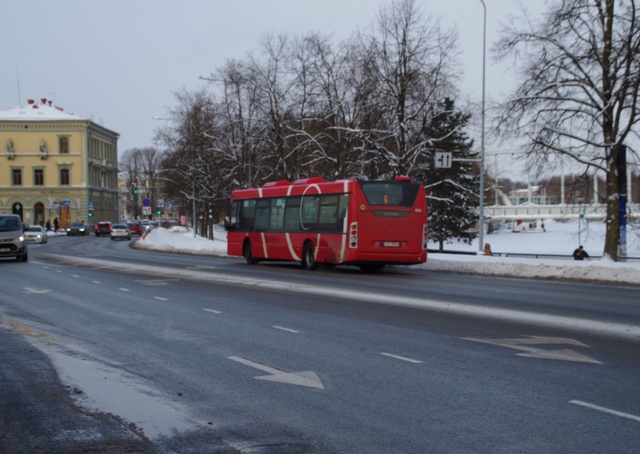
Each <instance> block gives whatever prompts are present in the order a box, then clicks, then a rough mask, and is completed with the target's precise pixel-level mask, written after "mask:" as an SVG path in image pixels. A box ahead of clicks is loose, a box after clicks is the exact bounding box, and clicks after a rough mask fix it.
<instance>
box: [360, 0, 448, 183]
mask: <svg viewBox="0 0 640 454" xmlns="http://www.w3.org/2000/svg"><path fill="white" fill-rule="evenodd" d="M456 40H457V37H456V33H455V32H454V31H448V32H445V31H442V30H441V29H440V25H439V22H438V21H437V20H434V19H432V18H431V17H425V16H424V15H423V13H422V12H421V10H420V9H419V8H418V7H417V6H416V1H415V0H393V1H392V2H391V4H390V5H389V6H388V7H384V8H382V9H381V10H380V13H379V15H378V20H377V23H376V28H375V34H374V35H372V36H371V37H369V38H367V37H364V38H363V40H362V56H361V61H362V64H363V67H362V68H363V69H362V73H361V77H362V86H361V92H362V94H361V96H362V98H363V99H366V100H367V111H368V114H367V115H368V118H365V119H364V121H365V123H364V124H363V129H368V130H369V131H370V134H369V136H368V139H369V142H370V144H369V147H368V150H366V152H365V156H362V158H364V159H363V163H364V164H365V165H373V166H374V167H376V168H377V170H373V169H369V170H365V171H364V172H363V173H371V172H374V173H376V174H377V173H380V174H381V175H379V176H384V177H389V176H393V175H397V174H410V173H411V172H412V171H415V170H417V169H419V168H421V167H425V166H428V165H429V164H428V161H427V158H428V157H429V154H428V152H427V147H426V143H427V141H428V140H429V138H428V137H425V135H424V129H425V125H426V123H427V122H428V121H429V118H430V117H431V116H433V115H434V109H436V106H437V104H438V102H440V101H441V100H442V99H444V97H445V96H447V95H451V94H452V93H453V89H454V87H453V82H454V80H455V75H456V70H455V67H456V66H455V65H456V54H455V52H456ZM367 155H368V156H367ZM371 160H373V161H371ZM372 162H374V163H375V164H371V163H372ZM367 163H369V164H367ZM374 176H378V175H374Z"/></svg>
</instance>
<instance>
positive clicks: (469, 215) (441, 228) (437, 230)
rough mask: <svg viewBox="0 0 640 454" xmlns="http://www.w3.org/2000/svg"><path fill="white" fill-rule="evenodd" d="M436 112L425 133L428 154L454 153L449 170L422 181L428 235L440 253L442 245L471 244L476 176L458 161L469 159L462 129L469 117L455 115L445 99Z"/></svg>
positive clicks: (467, 163) (435, 171)
mask: <svg viewBox="0 0 640 454" xmlns="http://www.w3.org/2000/svg"><path fill="white" fill-rule="evenodd" d="M438 107H439V112H437V113H436V115H434V116H433V118H432V119H431V121H430V122H429V124H428V125H427V126H426V129H425V134H426V136H427V137H430V138H431V140H430V151H431V152H432V153H436V152H451V153H453V159H454V161H453V162H452V165H451V167H450V168H438V169H433V170H432V171H431V172H430V173H429V179H428V181H426V182H425V188H426V192H427V202H428V207H429V236H430V238H432V239H435V240H437V241H438V242H439V250H440V252H442V250H443V248H444V243H445V242H448V243H450V242H453V240H455V239H458V240H462V241H463V242H465V243H471V241H472V240H473V239H474V238H475V237H476V235H477V233H476V231H475V227H477V225H478V212H477V211H478V210H477V208H478V196H477V194H478V187H479V177H478V176H477V175H474V174H473V172H472V171H473V162H470V161H459V160H458V159H472V158H475V157H476V156H475V154H473V153H472V152H471V146H472V145H473V140H471V139H469V137H468V136H467V134H466V133H465V132H464V128H465V127H466V126H467V124H468V123H469V119H470V118H471V115H470V114H465V113H462V112H456V111H455V107H454V101H453V100H451V99H449V98H445V99H444V101H442V102H441V103H440V104H439V106H438Z"/></svg>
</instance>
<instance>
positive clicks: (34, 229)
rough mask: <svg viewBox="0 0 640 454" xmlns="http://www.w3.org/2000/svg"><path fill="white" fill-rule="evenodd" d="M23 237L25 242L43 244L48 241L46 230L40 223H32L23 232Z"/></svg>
mask: <svg viewBox="0 0 640 454" xmlns="http://www.w3.org/2000/svg"><path fill="white" fill-rule="evenodd" d="M24 238H25V240H26V242H27V243H39V244H44V243H46V242H47V241H49V236H48V235H47V231H46V230H45V228H44V227H42V226H41V225H32V226H31V227H29V228H28V229H27V230H26V231H25V232H24Z"/></svg>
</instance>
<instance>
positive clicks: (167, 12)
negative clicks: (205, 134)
mask: <svg viewBox="0 0 640 454" xmlns="http://www.w3.org/2000/svg"><path fill="white" fill-rule="evenodd" d="M390 1H391V0H323V1H306V0H182V1H175V0H104V1H94V0H56V1H51V0H21V1H7V2H3V3H4V4H3V7H2V16H3V21H2V26H0V43H1V44H0V57H1V61H2V65H1V66H0V68H1V69H0V86H1V87H2V90H1V91H0V110H5V109H7V108H9V107H12V106H17V105H26V104H27V100H28V99H40V98H48V99H51V100H53V102H54V103H55V104H56V105H58V106H60V107H63V108H64V109H65V110H66V111H69V112H72V113H74V114H76V115H79V116H81V117H84V118H88V119H91V120H93V121H94V122H96V123H99V124H101V125H103V126H105V127H106V128H108V129H111V130H113V131H115V132H117V133H119V134H120V139H119V143H118V148H119V151H120V153H122V152H123V151H125V150H128V149H131V148H142V147H146V146H153V137H154V132H155V130H156V129H157V128H158V127H159V126H161V124H160V123H161V122H160V121H157V120H153V119H152V118H153V117H166V116H167V115H166V111H167V108H169V107H172V106H174V105H175V100H174V92H176V91H179V90H181V89H182V88H186V89H187V90H197V89H199V88H202V87H204V86H205V84H206V82H203V81H201V80H198V76H200V75H208V74H211V73H212V72H214V71H215V70H216V69H217V68H219V67H221V66H222V65H223V64H224V61H225V59H229V58H236V59H243V58H244V57H245V56H246V54H247V53H248V52H250V51H255V50H257V49H258V46H259V42H260V39H261V38H262V37H264V36H265V35H266V34H269V33H272V34H276V35H277V34H287V35H295V34H304V33H307V32H320V33H323V34H327V35H329V34H331V35H333V37H334V40H335V41H336V42H338V41H342V40H344V39H346V38H348V37H349V36H350V35H351V34H352V33H353V32H355V31H356V30H358V29H364V28H367V27H369V26H370V25H371V24H372V23H373V21H374V19H375V16H376V14H377V12H378V11H379V8H380V6H381V5H388V4H390ZM417 2H418V4H419V5H421V6H422V8H423V9H424V11H425V12H426V13H427V14H431V15H432V17H435V18H441V20H442V24H443V25H444V26H446V27H453V26H455V27H456V28H457V30H458V33H459V36H460V46H461V50H462V52H463V54H462V56H461V61H462V64H463V70H464V73H465V78H464V80H463V83H462V86H461V88H462V90H463V91H464V92H465V93H466V94H467V95H469V96H470V97H471V98H472V99H475V100H478V101H479V100H480V98H481V90H482V82H481V81H482V12H483V9H482V3H481V1H480V0H446V1H442V0H417ZM521 2H522V3H524V4H525V5H526V6H527V8H529V9H531V10H532V11H533V12H534V13H539V12H540V11H541V10H542V9H543V7H544V3H545V1H544V0H485V3H486V5H487V96H488V97H492V96H494V97H495V96H498V95H499V93H500V92H501V91H504V88H505V87H508V86H510V84H511V83H512V80H511V78H510V75H509V71H506V70H505V68H504V67H496V66H494V65H493V64H492V62H491V59H490V58H489V57H490V56H489V49H490V47H491V45H492V43H493V42H494V41H495V40H496V38H497V36H498V34H497V29H498V26H499V23H500V21H505V20H507V18H508V15H509V14H517V13H519V11H520V6H519V5H520V3H521Z"/></svg>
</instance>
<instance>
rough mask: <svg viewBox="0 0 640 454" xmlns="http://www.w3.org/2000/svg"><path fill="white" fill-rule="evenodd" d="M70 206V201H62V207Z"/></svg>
mask: <svg viewBox="0 0 640 454" xmlns="http://www.w3.org/2000/svg"><path fill="white" fill-rule="evenodd" d="M70 206H71V200H65V201H64V207H65V208H69V207H70Z"/></svg>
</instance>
